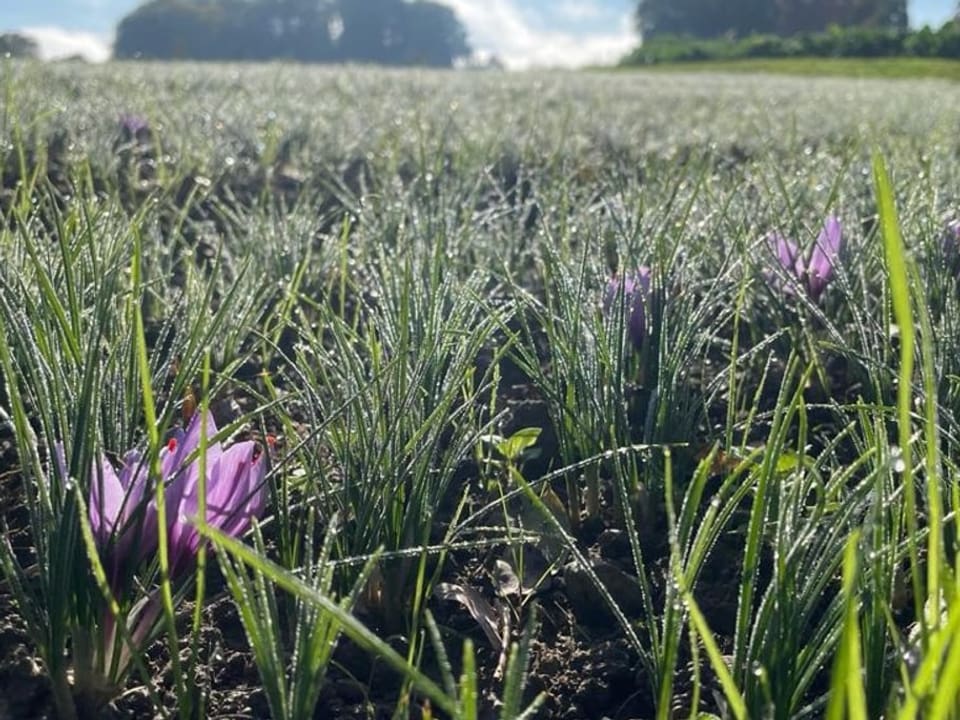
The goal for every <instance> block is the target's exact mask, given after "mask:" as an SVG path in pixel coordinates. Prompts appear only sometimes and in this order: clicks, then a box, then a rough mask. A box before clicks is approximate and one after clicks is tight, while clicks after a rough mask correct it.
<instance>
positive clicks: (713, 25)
mask: <svg viewBox="0 0 960 720" xmlns="http://www.w3.org/2000/svg"><path fill="white" fill-rule="evenodd" d="M637 25H638V28H639V30H640V32H641V34H642V35H643V37H644V38H651V37H656V36H657V35H689V36H692V37H700V38H710V37H721V36H723V35H733V36H737V37H741V36H743V35H750V34H752V33H763V32H771V31H772V30H773V29H774V27H775V13H774V8H773V3H772V2H771V1H770V0H640V3H639V5H638V7H637Z"/></svg>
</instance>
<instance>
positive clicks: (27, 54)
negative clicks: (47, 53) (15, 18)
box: [0, 32, 40, 58]
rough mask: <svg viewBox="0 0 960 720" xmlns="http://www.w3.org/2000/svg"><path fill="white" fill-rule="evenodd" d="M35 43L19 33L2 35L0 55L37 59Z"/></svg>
mask: <svg viewBox="0 0 960 720" xmlns="http://www.w3.org/2000/svg"><path fill="white" fill-rule="evenodd" d="M39 54H40V53H39V48H38V47H37V43H36V42H34V41H33V40H32V39H30V38H28V37H27V36H26V35H21V34H20V33H12V32H10V33H3V34H2V35H0V55H9V56H10V57H15V58H37V57H39Z"/></svg>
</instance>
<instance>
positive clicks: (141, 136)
mask: <svg viewBox="0 0 960 720" xmlns="http://www.w3.org/2000/svg"><path fill="white" fill-rule="evenodd" d="M118 122H119V125H120V132H121V133H123V136H124V139H126V140H128V141H129V140H138V141H143V140H146V139H148V138H149V137H150V121H149V120H147V119H146V118H145V117H143V116H142V115H136V114H133V113H123V114H122V115H120V118H119V120H118Z"/></svg>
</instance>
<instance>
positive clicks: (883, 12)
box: [776, 0, 907, 35]
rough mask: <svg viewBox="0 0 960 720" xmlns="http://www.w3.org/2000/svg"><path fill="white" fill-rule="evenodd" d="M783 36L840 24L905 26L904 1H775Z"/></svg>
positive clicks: (880, 26)
mask: <svg viewBox="0 0 960 720" xmlns="http://www.w3.org/2000/svg"><path fill="white" fill-rule="evenodd" d="M776 5H777V16H778V25H777V29H778V31H779V32H780V33H781V34H783V35H792V34H794V33H798V32H817V31H821V30H826V29H827V28H828V27H830V26H831V25H838V26H840V27H868V28H885V29H891V30H906V29H907V2H906V0H776Z"/></svg>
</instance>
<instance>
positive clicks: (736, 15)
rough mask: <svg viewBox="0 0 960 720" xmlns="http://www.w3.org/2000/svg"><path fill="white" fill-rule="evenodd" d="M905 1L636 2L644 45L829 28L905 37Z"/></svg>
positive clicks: (638, 23) (672, 0)
mask: <svg viewBox="0 0 960 720" xmlns="http://www.w3.org/2000/svg"><path fill="white" fill-rule="evenodd" d="M907 24H908V17H907V0H639V4H638V6H637V26H638V29H639V30H640V32H641V34H642V35H643V37H644V39H649V38H655V37H657V36H662V35H686V36H690V37H695V38H715V37H722V36H727V37H745V36H748V35H760V34H770V35H782V36H789V35H796V34H798V33H813V32H820V31H823V30H826V29H827V28H829V27H831V26H834V25H836V26H840V27H865V28H876V29H889V30H899V31H905V30H906V29H907Z"/></svg>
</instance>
